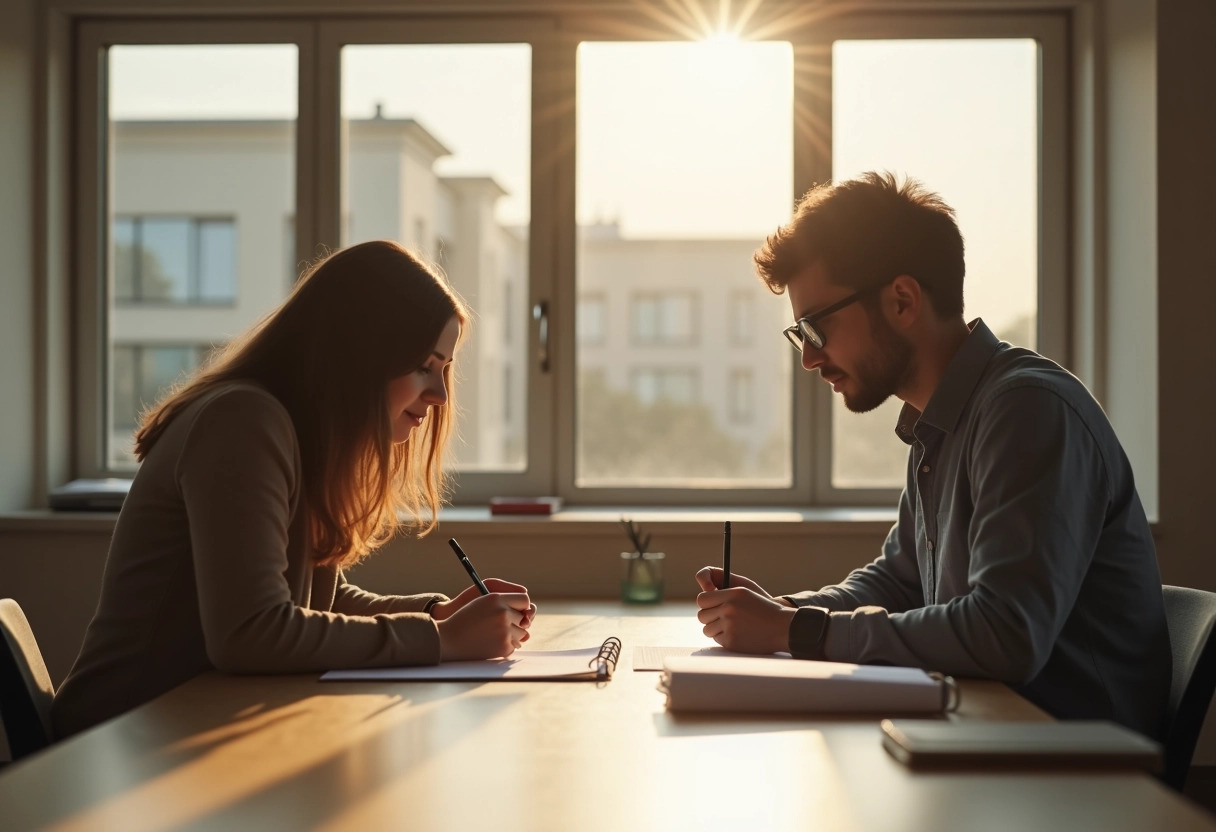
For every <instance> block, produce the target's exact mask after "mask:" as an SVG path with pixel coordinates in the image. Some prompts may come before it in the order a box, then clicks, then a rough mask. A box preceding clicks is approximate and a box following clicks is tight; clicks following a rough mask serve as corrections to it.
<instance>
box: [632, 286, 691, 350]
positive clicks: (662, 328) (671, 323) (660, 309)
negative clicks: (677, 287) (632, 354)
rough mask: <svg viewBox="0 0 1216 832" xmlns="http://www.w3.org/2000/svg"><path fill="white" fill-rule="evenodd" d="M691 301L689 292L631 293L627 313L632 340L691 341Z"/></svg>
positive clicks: (668, 343)
mask: <svg viewBox="0 0 1216 832" xmlns="http://www.w3.org/2000/svg"><path fill="white" fill-rule="evenodd" d="M695 302H696V296H695V295H694V294H693V293H692V292H673V293H670V294H659V293H653V294H652V293H647V294H637V295H634V296H633V301H632V305H631V315H630V322H631V330H630V331H631V333H632V335H633V342H634V343H635V344H638V345H653V346H691V345H692V344H695V343H696V340H697V332H696V321H695V319H694V313H695V310H694V307H695Z"/></svg>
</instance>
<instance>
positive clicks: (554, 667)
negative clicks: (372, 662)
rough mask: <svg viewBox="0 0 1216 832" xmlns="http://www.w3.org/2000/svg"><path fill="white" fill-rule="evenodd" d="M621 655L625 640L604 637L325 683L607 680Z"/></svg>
mask: <svg viewBox="0 0 1216 832" xmlns="http://www.w3.org/2000/svg"><path fill="white" fill-rule="evenodd" d="M620 656H621V640H620V639H619V638H616V637H615V636H610V637H609V638H606V639H604V643H603V644H601V645H600V646H599V647H586V648H583V649H581V650H516V651H515V652H514V653H512V654H511V655H510V656H506V657H505V658H501V659H487V660H485V661H475V662H443V663H442V664H436V665H427V666H425V667H368V668H361V669H358V670H331V671H329V672H328V673H324V674H322V675H321V681H322V682H536V681H554V682H561V681H571V682H581V681H586V682H604V681H607V680H608V679H611V678H612V672H613V671H614V670H615V669H616V662H617V659H619V658H620Z"/></svg>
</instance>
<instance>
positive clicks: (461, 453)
mask: <svg viewBox="0 0 1216 832" xmlns="http://www.w3.org/2000/svg"><path fill="white" fill-rule="evenodd" d="M531 65H532V51H531V47H530V46H529V45H527V44H514V43H513V44H441V45H429V44H428V45H389V46H384V45H368V46H364V45H359V46H347V47H344V48H343V50H342V116H343V119H344V125H345V143H344V148H343V153H344V155H345V160H344V162H345V163H344V166H343V170H344V171H345V172H346V179H345V182H344V187H345V197H344V198H345V202H344V212H343V213H344V217H345V220H346V228H345V229H344V239H343V241H344V243H347V242H350V243H353V242H361V241H364V240H372V239H389V240H396V241H397V242H399V243H401V244H402V245H404V246H406V247H408V248H410V249H411V250H413V251H414V252H415V253H416V254H417V255H418V256H419V257H421V258H422V259H423V260H424V261H427V262H430V263H434V264H437V265H438V266H439V267H440V268H441V269H442V270H443V272H444V273H445V274H446V275H447V276H448V279H449V280H450V281H451V282H452V285H453V286H454V287H455V288H456V290H457V291H458V292H460V294H461V295H462V296H463V297H464V298H465V299H466V300H467V301H468V302H469V304H470V305H471V306H472V307H473V310H474V312H475V313H476V314H475V319H474V322H473V325H472V326H471V327H470V328H469V332H468V333H467V334H466V338H465V340H464V342H463V344H462V345H461V348H460V355H459V356H458V359H457V361H456V364H457V376H458V379H459V381H458V387H457V400H458V401H459V402H460V416H459V420H460V423H459V425H458V428H457V430H458V434H457V438H456V439H455V441H454V442H453V449H454V457H455V465H456V467H457V468H458V469H459V470H462V471H519V470H522V469H523V468H524V466H525V464H526V447H525V436H526V420H525V419H524V418H521V417H520V414H522V413H524V412H525V403H526V395H527V365H526V355H525V346H526V344H525V340H524V339H525V337H526V336H527V333H528V327H527V325H526V321H527V312H528V310H527V308H526V302H527V298H528V225H529V217H530V202H529V190H528V188H529V179H530V176H531V174H530V160H531V84H532V66H531ZM488 125H490V126H492V127H490V128H489V129H488V128H487V126H488ZM508 322H510V323H508Z"/></svg>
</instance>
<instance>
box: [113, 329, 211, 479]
mask: <svg viewBox="0 0 1216 832" xmlns="http://www.w3.org/2000/svg"><path fill="white" fill-rule="evenodd" d="M208 349H209V346H200V345H194V344H190V345H165V344H115V345H114V369H113V378H114V384H113V391H114V402H113V412H114V430H115V435H114V436H113V437H112V438H111V441H112V444H113V445H114V446H115V447H116V448H118V449H120V450H118V451H116V454H121V455H122V456H124V457H125V458H127V459H128V461H130V462H134V456H133V454H132V451H131V433H132V432H133V431H134V430H135V428H136V427H138V426H139V419H140V416H141V415H142V414H143V412H144V411H145V410H146V409H148V408H150V407H152V406H153V405H155V404H156V403H157V402H158V401H160V399H161V398H163V397H164V395H165V394H166V393H167V392H168V391H169V389H170V388H171V387H172V386H173V384H174V383H175V382H177V381H178V380H179V379H181V378H182V377H183V376H185V375H186V374H187V373H189V372H191V371H192V370H194V369H195V368H196V367H197V366H198V365H199V364H200V363H201V362H202V360H203V358H204V356H205V355H206V354H207V351H208Z"/></svg>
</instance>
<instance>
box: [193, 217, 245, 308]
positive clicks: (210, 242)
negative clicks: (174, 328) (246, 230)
mask: <svg viewBox="0 0 1216 832" xmlns="http://www.w3.org/2000/svg"><path fill="white" fill-rule="evenodd" d="M198 293H199V299H200V300H202V301H205V302H207V303H231V302H232V301H234V300H235V299H236V224H235V223H234V222H232V220H207V221H204V222H200V223H199V225H198Z"/></svg>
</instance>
